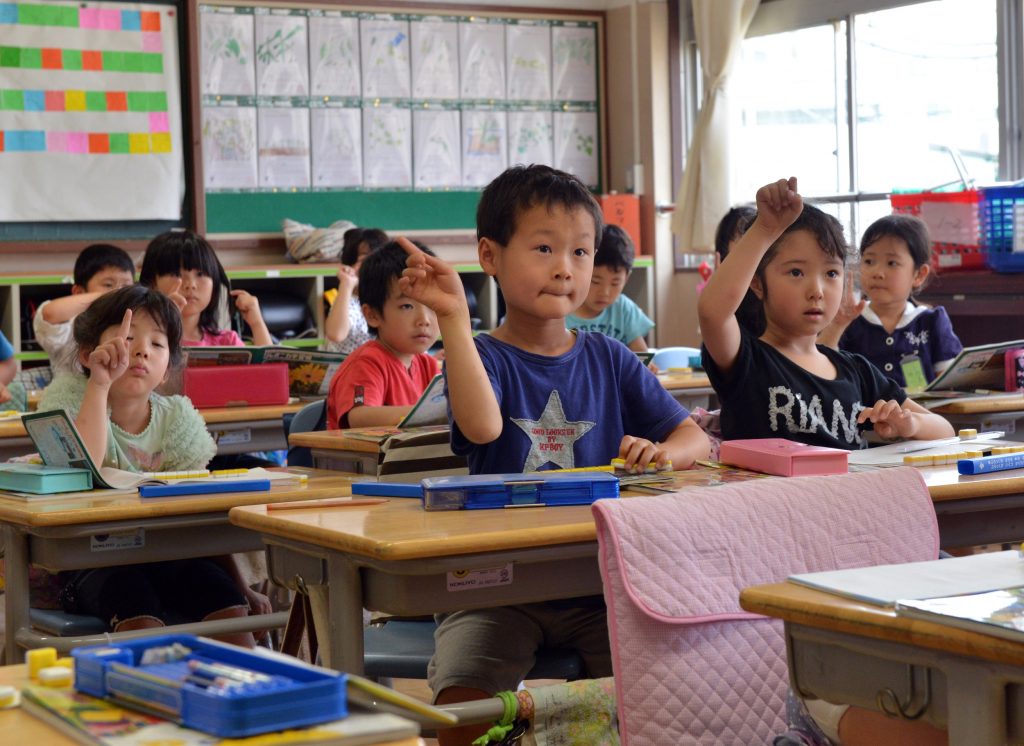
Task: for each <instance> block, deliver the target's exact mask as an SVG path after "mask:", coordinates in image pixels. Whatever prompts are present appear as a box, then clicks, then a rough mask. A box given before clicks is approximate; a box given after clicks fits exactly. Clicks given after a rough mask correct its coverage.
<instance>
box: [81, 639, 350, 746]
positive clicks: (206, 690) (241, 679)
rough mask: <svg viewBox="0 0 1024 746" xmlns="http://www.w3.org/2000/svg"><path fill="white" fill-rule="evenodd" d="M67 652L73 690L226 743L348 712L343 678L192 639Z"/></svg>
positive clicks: (231, 646) (280, 657)
mask: <svg viewBox="0 0 1024 746" xmlns="http://www.w3.org/2000/svg"><path fill="white" fill-rule="evenodd" d="M147 651H148V653H147ZM71 655H72V656H73V657H74V659H75V689H77V690H78V691H80V692H84V693H85V694H89V695H91V696H93V697H100V698H102V699H110V700H113V701H116V702H118V703H119V704H121V705H123V706H125V707H128V708H130V709H136V710H143V711H146V712H149V713H152V714H154V715H156V716H158V717H163V718H167V719H168V720H173V721H175V722H177V723H180V724H181V725H183V726H185V727H186V728H194V729H196V730H200V731H203V732H204V733H210V734H213V735H215V736H220V737H223V738H241V737H244V736H252V735H257V734H260V733H267V732H270V731H278V730H284V729H286V728H297V727H302V726H307V725H314V724H316V723H323V722H328V721H331V720H338V719H339V718H343V717H345V716H346V715H347V714H348V701H347V696H346V676H345V674H340V673H336V672H334V671H328V670H325V669H322V668H316V667H314V666H310V665H307V664H304V663H301V662H299V661H289V660H288V659H286V658H285V657H284V656H273V655H257V654H254V653H252V652H249V651H247V650H243V649H241V648H238V647H235V646H233V645H227V644H225V643H220V642H216V641H214V640H208V639H206V638H201V637H196V636H194V635H164V636H160V637H149V638H146V639H143V640H132V641H130V642H125V643H120V644H117V645H97V646H90V647H84V648H77V649H75V650H72V651H71Z"/></svg>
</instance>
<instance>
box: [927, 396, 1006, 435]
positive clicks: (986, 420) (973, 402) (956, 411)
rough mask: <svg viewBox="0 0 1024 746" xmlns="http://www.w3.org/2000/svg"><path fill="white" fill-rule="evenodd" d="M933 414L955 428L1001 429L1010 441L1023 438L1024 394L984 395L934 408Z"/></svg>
mask: <svg viewBox="0 0 1024 746" xmlns="http://www.w3.org/2000/svg"><path fill="white" fill-rule="evenodd" d="M931 411H932V412H935V413H936V414H941V415H942V416H943V417H945V418H946V419H947V420H949V421H950V423H952V425H953V427H954V428H961V427H973V428H976V429H977V430H978V432H982V431H984V430H1002V431H1003V432H1005V433H1006V435H1005V436H1004V437H1005V438H1006V439H1007V440H1021V439H1024V423H1022V422H1021V421H1022V420H1024V394H1021V395H1016V396H1012V395H1011V396H1007V395H1006V394H996V395H993V396H981V397H978V398H976V399H969V400H966V401H958V402H952V403H950V404H942V405H939V406H935V407H932V408H931ZM1019 424H1020V425H1021V427H1020V428H1018V425H1019Z"/></svg>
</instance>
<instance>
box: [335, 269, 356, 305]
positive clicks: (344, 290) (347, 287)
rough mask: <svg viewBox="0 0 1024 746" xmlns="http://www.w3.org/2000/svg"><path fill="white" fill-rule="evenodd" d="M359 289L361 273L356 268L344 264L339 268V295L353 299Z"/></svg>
mask: <svg viewBox="0 0 1024 746" xmlns="http://www.w3.org/2000/svg"><path fill="white" fill-rule="evenodd" d="M358 287H359V273H358V272H356V270H355V267H350V266H348V265H347V264H342V265H341V266H340V267H339V268H338V295H343V296H345V297H347V298H351V297H352V295H353V294H354V293H355V291H356V288H358Z"/></svg>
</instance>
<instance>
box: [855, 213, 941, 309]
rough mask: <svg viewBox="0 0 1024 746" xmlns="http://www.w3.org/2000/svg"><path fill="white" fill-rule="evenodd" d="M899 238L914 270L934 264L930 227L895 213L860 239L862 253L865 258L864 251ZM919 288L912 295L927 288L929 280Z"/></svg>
mask: <svg viewBox="0 0 1024 746" xmlns="http://www.w3.org/2000/svg"><path fill="white" fill-rule="evenodd" d="M886 237H891V238H899V239H901V240H902V241H903V242H904V243H906V244H907V251H909V252H910V259H911V260H912V261H913V262H914V270H915V271H916V270H918V269H920V268H921V267H923V266H924V265H926V264H929V265H930V264H931V262H932V237H931V236H930V235H929V234H928V226H927V225H925V223H924V221H923V220H921V218H919V217H917V216H915V215H901V214H899V213H895V214H893V215H886V216H885V217H883V218H879V219H878V220H876V221H875V222H873V223H872V224H871V225H869V226H868V229H867V230H866V231H864V235H863V236H861V239H860V253H861V256H862V257H863V255H864V251H865V250H867V249H868V248H870V246H871V245H872V244H874V243H876V242H878V241H880V240H881V239H883V238H886ZM928 279H930V276H929V277H928V278H926V280H925V282H922V283H921V285H920V286H919V287H916V288H914V289H913V290H911V293H910V294H911V295H916V294H917V293H918V291H919V290H921V288H923V287H924V286H925V284H926V283H927V280H928Z"/></svg>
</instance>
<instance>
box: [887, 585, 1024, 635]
mask: <svg viewBox="0 0 1024 746" xmlns="http://www.w3.org/2000/svg"><path fill="white" fill-rule="evenodd" d="M896 613H897V614H898V615H899V616H906V617H912V618H914V619H923V620H925V621H928V622H936V623H938V624H948V625H950V626H953V627H960V628H962V629H967V630H971V631H973V632H981V633H982V634H986V635H995V636H997V637H1005V638H1007V639H1009V640H1015V641H1017V642H1024V588H1006V589H1004V590H998V591H989V592H987V593H970V594H967V595H963V596H945V597H942V598H929V599H925V600H923V601H917V600H901V601H897V602H896Z"/></svg>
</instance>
